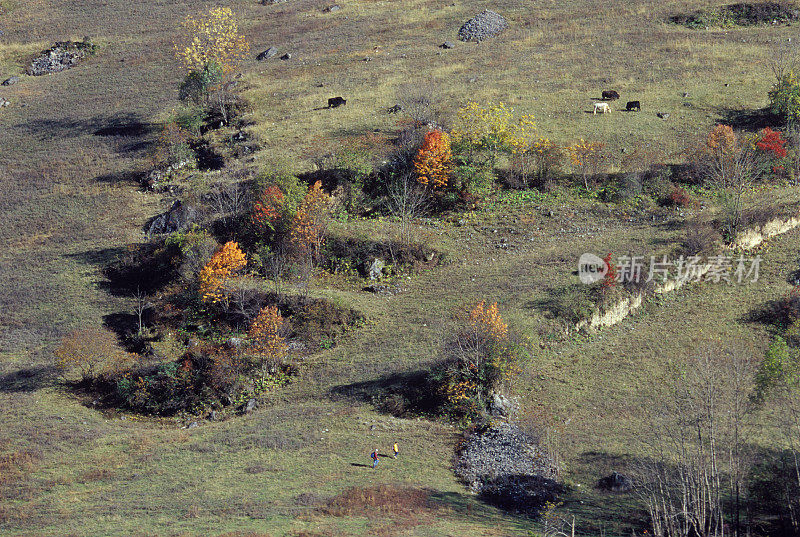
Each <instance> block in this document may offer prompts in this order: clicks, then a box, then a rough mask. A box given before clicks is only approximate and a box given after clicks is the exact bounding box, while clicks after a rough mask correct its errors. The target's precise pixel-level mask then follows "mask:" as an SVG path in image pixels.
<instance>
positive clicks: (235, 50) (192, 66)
mask: <svg viewBox="0 0 800 537" xmlns="http://www.w3.org/2000/svg"><path fill="white" fill-rule="evenodd" d="M183 30H184V37H183V39H182V40H181V41H180V42H179V43H177V44H176V45H175V52H176V54H177V55H178V58H180V60H181V62H182V63H183V65H184V66H185V67H186V68H187V69H189V70H190V71H198V72H199V71H202V70H203V69H205V68H206V67H207V66H209V65H212V64H213V65H217V66H218V67H219V68H220V69H222V71H223V73H229V72H230V71H232V70H233V69H234V67H235V66H236V64H237V63H239V61H241V60H242V59H243V58H244V57H245V56H246V55H247V53H248V52H249V50H250V45H248V43H247V41H246V40H245V38H244V36H242V35H240V34H239V26H238V24H237V22H236V18H235V16H234V14H233V11H232V10H231V9H230V8H227V7H217V8H212V9H211V10H209V11H208V12H207V13H206V14H205V15H203V16H200V17H195V16H193V15H189V16H188V17H187V18H186V20H185V21H184V22H183Z"/></svg>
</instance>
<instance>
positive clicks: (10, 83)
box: [3, 76, 19, 86]
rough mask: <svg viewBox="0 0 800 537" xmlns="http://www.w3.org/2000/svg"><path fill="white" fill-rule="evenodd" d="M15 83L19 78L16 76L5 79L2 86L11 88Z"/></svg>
mask: <svg viewBox="0 0 800 537" xmlns="http://www.w3.org/2000/svg"><path fill="white" fill-rule="evenodd" d="M17 82H19V77H18V76H12V77H10V78H7V79H5V80H4V81H3V86H13V85H14V84H16V83H17Z"/></svg>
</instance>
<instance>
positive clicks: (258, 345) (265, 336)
mask: <svg viewBox="0 0 800 537" xmlns="http://www.w3.org/2000/svg"><path fill="white" fill-rule="evenodd" d="M284 322H285V320H284V318H283V317H282V316H281V313H280V311H278V307H277V306H266V307H264V308H262V309H261V311H260V312H259V314H258V317H256V318H255V320H254V321H253V324H252V325H250V331H249V332H248V337H249V338H250V344H251V348H252V349H253V352H254V353H255V354H256V355H257V356H258V357H259V361H260V364H259V365H260V368H261V378H262V380H263V379H265V378H266V377H267V375H269V374H270V373H274V372H275V370H276V369H277V367H278V365H280V363H281V360H283V357H284V356H286V338H284V337H283V336H282V335H281V329H282V328H283V325H284Z"/></svg>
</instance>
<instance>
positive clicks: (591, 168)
mask: <svg viewBox="0 0 800 537" xmlns="http://www.w3.org/2000/svg"><path fill="white" fill-rule="evenodd" d="M604 148H605V144H603V143H602V142H587V141H586V140H584V139H583V138H581V139H580V141H578V142H576V143H574V144H572V145H571V146H569V147H567V153H568V154H569V158H570V161H571V162H572V165H573V166H574V167H575V168H576V169H577V170H578V173H580V175H581V178H582V179H583V186H584V188H586V190H591V189H590V188H589V180H590V179H594V177H595V176H596V175H597V174H598V173H600V170H601V169H602V166H603V164H604V162H605V158H606V155H605V154H604V153H603V149H604Z"/></svg>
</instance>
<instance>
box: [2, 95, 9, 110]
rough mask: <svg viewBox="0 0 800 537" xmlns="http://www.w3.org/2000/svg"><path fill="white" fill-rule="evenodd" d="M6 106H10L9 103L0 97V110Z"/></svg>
mask: <svg viewBox="0 0 800 537" xmlns="http://www.w3.org/2000/svg"><path fill="white" fill-rule="evenodd" d="M6 106H11V101H9V100H8V99H3V98H2V97H0V108H5V107H6Z"/></svg>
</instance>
